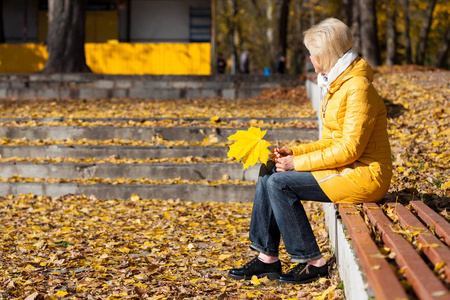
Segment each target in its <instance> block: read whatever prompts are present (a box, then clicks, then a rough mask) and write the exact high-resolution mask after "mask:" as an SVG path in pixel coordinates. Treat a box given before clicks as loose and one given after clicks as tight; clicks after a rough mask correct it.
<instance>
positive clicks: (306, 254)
mask: <svg viewBox="0 0 450 300" xmlns="http://www.w3.org/2000/svg"><path fill="white" fill-rule="evenodd" d="M302 200H310V201H319V202H331V201H330V199H329V198H328V197H327V195H325V193H324V192H323V191H322V189H321V188H320V186H319V184H318V183H317V181H316V180H315V179H314V177H313V175H312V174H311V172H297V171H290V172H276V171H275V164H274V163H273V162H272V161H270V160H269V161H268V163H267V166H266V165H264V164H263V165H262V166H261V170H260V173H259V178H258V184H257V186H256V193H255V201H254V202H253V210H252V219H251V223H250V241H251V245H250V248H251V249H253V250H255V251H258V252H261V253H264V254H268V255H272V256H277V255H278V248H279V245H280V237H281V236H283V241H284V244H285V247H286V251H287V252H288V253H289V254H290V255H291V261H292V262H296V263H304V262H308V261H311V260H315V259H319V258H321V257H322V254H321V253H320V249H319V246H318V245H317V241H316V238H315V237H314V233H313V231H312V229H311V225H310V224H309V220H308V217H307V216H306V213H305V209H304V208H303V205H302V202H301V201H302Z"/></svg>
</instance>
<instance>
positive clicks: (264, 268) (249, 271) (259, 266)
mask: <svg viewBox="0 0 450 300" xmlns="http://www.w3.org/2000/svg"><path fill="white" fill-rule="evenodd" d="M279 274H281V262H280V261H279V260H278V261H276V262H274V263H271V264H266V263H263V262H262V261H260V260H259V259H258V257H255V258H254V259H252V260H251V261H249V262H248V263H246V264H245V265H244V267H243V268H239V269H231V270H230V271H229V272H228V277H230V278H233V279H239V280H240V279H245V280H249V279H252V276H253V275H256V277H258V278H262V277H267V278H269V279H270V280H275V279H277V277H278V275H279Z"/></svg>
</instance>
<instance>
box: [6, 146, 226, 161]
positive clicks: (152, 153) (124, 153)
mask: <svg viewBox="0 0 450 300" xmlns="http://www.w3.org/2000/svg"><path fill="white" fill-rule="evenodd" d="M227 152H228V148H225V147H214V146H208V147H195V146H184V147H172V148H167V147H165V146H95V145H93V146H78V145H74V146H71V147H69V146H64V145H47V146H0V155H1V156H2V157H14V156H16V157H52V158H54V157H73V158H86V157H91V158H97V159H102V158H106V157H110V156H115V157H117V158H132V159H143V158H164V157H186V156H198V157H226V156H227Z"/></svg>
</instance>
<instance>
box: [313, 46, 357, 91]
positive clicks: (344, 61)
mask: <svg viewBox="0 0 450 300" xmlns="http://www.w3.org/2000/svg"><path fill="white" fill-rule="evenodd" d="M357 57H358V53H356V51H355V50H353V48H352V49H350V50H348V51H347V52H346V53H345V54H344V55H343V56H342V57H341V58H339V59H338V61H337V62H336V64H335V65H334V67H333V68H331V70H330V73H328V75H325V74H323V73H319V74H318V75H317V84H318V85H319V87H320V90H321V93H322V99H324V97H325V95H326V94H327V93H328V91H329V90H330V84H331V83H332V82H333V81H335V80H336V78H338V76H339V75H341V73H342V72H344V71H345V69H347V68H348V66H350V64H351V63H352V62H353V61H354V60H355V59H356V58H357Z"/></svg>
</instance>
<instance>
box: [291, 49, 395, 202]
mask: <svg viewBox="0 0 450 300" xmlns="http://www.w3.org/2000/svg"><path fill="white" fill-rule="evenodd" d="M372 80H373V71H372V68H371V67H370V66H369V64H367V62H366V61H365V60H364V59H362V58H360V57H357V58H356V60H355V61H354V62H353V63H352V64H351V65H350V66H349V67H348V68H347V69H346V70H345V71H344V72H342V74H341V75H339V77H338V78H337V79H336V80H335V81H333V82H332V83H331V84H330V91H329V92H328V94H327V96H326V98H325V99H324V103H323V105H322V113H321V115H322V121H323V125H324V126H323V131H322V137H321V139H320V140H318V141H317V142H313V143H309V144H303V145H299V146H294V147H291V150H292V151H293V152H294V165H295V170H297V171H311V172H312V174H313V175H314V177H315V178H316V180H317V182H318V183H319V185H320V187H321V188H322V190H323V191H324V192H325V194H326V195H327V196H328V198H330V200H331V201H333V202H334V203H349V202H351V203H363V202H376V201H379V200H381V199H382V198H383V196H384V195H385V194H386V193H387V191H388V189H389V184H390V181H391V177H392V160H391V149H390V146H389V140H388V133H387V117H386V107H385V105H384V103H383V100H382V99H381V97H380V96H379V95H378V93H377V91H376V90H375V88H374V87H373V85H372Z"/></svg>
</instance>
